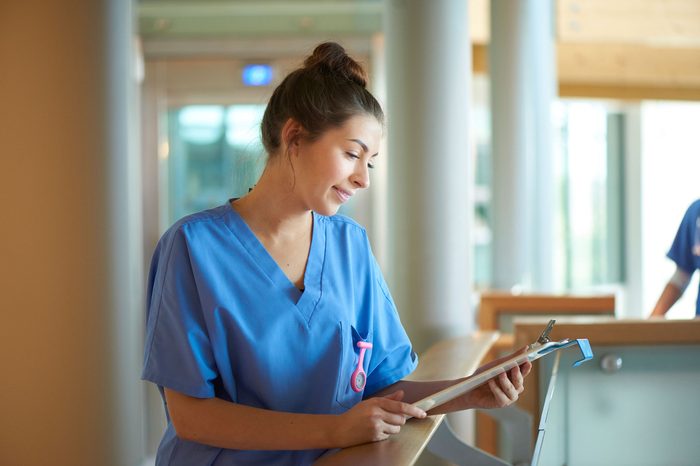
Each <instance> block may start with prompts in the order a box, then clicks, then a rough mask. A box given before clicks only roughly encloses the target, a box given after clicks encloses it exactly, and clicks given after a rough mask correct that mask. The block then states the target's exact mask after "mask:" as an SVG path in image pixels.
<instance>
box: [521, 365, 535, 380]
mask: <svg viewBox="0 0 700 466" xmlns="http://www.w3.org/2000/svg"><path fill="white" fill-rule="evenodd" d="M531 370H532V363H531V362H530V361H525V362H524V363H522V364H521V365H520V372H521V373H522V374H523V378H525V377H527V375H528V374H529V373H530V371H531Z"/></svg>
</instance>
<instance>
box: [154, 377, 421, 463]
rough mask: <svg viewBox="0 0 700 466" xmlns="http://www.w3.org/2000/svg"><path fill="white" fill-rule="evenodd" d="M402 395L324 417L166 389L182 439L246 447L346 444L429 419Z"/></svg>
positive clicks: (388, 397)
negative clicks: (411, 419)
mask: <svg viewBox="0 0 700 466" xmlns="http://www.w3.org/2000/svg"><path fill="white" fill-rule="evenodd" d="M402 397H403V393H401V392H397V393H393V394H392V395H390V396H387V397H378V398H373V399H370V400H365V401H363V402H361V403H359V404H358V405H356V406H355V407H354V408H352V409H351V410H349V411H347V412H346V413H343V414H341V415H321V414H295V413H285V412H279V411H271V410H265V409H260V408H253V407H250V406H245V405H241V404H237V403H231V402H228V401H225V400H222V399H220V398H205V399H201V398H193V397H190V396H187V395H184V394H182V393H179V392H176V391H173V390H170V389H168V388H166V389H165V398H166V401H167V405H168V412H169V413H170V417H171V419H172V422H173V426H174V427H175V431H176V433H177V435H178V437H180V438H182V439H184V440H190V441H193V442H198V443H203V444H207V445H212V446H216V447H221V448H230V449H243V450H302V449H311V448H342V447H348V446H351V445H357V444H360V443H366V442H371V441H377V440H383V439H385V438H387V437H388V436H389V435H391V434H395V433H398V432H399V430H400V429H401V425H403V424H404V423H405V422H406V417H405V416H414V417H425V413H424V412H423V411H422V410H420V409H418V408H415V407H413V406H411V405H410V404H407V403H403V402H402V401H401V399H402Z"/></svg>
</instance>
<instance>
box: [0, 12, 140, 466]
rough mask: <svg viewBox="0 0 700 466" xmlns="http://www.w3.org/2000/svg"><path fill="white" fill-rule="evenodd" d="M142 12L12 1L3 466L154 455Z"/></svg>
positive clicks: (0, 186) (4, 79)
mask: <svg viewBox="0 0 700 466" xmlns="http://www.w3.org/2000/svg"><path fill="white" fill-rule="evenodd" d="M132 36H133V20H132V3H131V2H129V1H120V0H67V1H65V2H40V1H32V0H27V1H21V0H15V1H12V0H10V1H9V2H3V4H2V6H0V60H1V62H2V72H0V101H2V102H3V104H2V110H1V111H0V112H1V113H0V116H1V117H2V118H1V120H0V132H1V133H2V138H0V144H2V149H1V153H2V166H3V169H2V170H0V177H1V178H2V179H1V180H0V199H1V200H2V205H3V221H2V225H3V227H2V229H0V236H1V239H0V257H2V264H3V267H2V269H0V270H1V272H0V283H2V285H0V286H1V287H2V290H1V292H0V308H1V309H2V314H3V321H2V325H0V354H2V356H0V366H1V367H2V368H3V376H2V383H1V385H2V397H0V413H2V415H1V416H0V424H1V425H0V458H1V460H0V462H2V463H3V464H7V465H15V464H17V465H19V464H21V465H26V466H35V465H36V466H39V465H47V464H51V465H58V466H62V465H65V466H69V465H78V464H91V465H97V464H99V465H106V466H109V465H127V464H128V465H135V464H139V463H140V462H141V461H142V455H141V454H142V447H141V419H140V417H139V412H140V408H139V404H140V400H141V397H142V392H141V385H140V382H139V380H138V377H139V366H140V361H141V355H140V353H141V347H142V343H141V339H142V336H141V335H142V332H141V322H142V321H143V304H142V303H143V299H142V291H141V289H142V285H141V283H142V282H143V279H142V273H141V270H142V267H141V256H140V251H139V250H138V249H139V247H140V246H139V245H140V231H139V230H140V224H139V219H140V215H139V213H138V210H139V205H140V204H139V202H140V199H139V198H140V193H139V191H138V184H139V177H138V170H137V169H136V166H137V165H138V163H135V162H137V161H138V159H137V158H136V157H137V154H136V153H135V152H134V151H133V150H132V149H133V147H132V146H133V138H132V136H131V134H130V127H129V123H128V122H129V121H133V115H134V113H135V110H134V108H133V106H132V104H133V97H134V95H133V91H132V89H133V86H134V82H133V79H132V75H131V74H130V68H131V65H132V64H131V57H132V55H131V47H132V38H133V37H132Z"/></svg>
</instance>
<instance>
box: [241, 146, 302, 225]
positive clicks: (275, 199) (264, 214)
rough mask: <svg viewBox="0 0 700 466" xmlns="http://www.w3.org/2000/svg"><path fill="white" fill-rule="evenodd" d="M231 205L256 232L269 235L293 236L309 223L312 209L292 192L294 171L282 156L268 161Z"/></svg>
mask: <svg viewBox="0 0 700 466" xmlns="http://www.w3.org/2000/svg"><path fill="white" fill-rule="evenodd" d="M232 205H233V208H234V209H235V210H236V211H237V212H238V213H239V214H240V215H241V217H242V218H243V219H244V220H245V221H246V223H247V224H248V226H249V227H250V228H251V229H252V230H253V231H254V232H255V233H257V234H259V235H263V236H265V237H268V238H276V237H280V236H289V235H295V236H296V235H297V234H303V233H305V232H307V231H308V229H309V228H310V226H311V222H310V219H311V215H310V213H311V211H310V210H309V209H307V208H305V207H304V206H303V204H302V203H301V202H300V200H299V197H298V195H297V194H296V193H295V190H294V178H293V173H292V171H291V169H290V167H289V164H288V162H287V161H284V160H275V161H272V162H269V163H268V164H267V166H266V167H265V170H264V171H263V174H262V176H261V177H260V180H259V181H258V183H257V184H256V185H255V187H254V188H253V190H252V191H250V192H249V193H248V194H247V195H245V196H244V197H242V198H240V199H238V200H236V201H234V202H233V204H232Z"/></svg>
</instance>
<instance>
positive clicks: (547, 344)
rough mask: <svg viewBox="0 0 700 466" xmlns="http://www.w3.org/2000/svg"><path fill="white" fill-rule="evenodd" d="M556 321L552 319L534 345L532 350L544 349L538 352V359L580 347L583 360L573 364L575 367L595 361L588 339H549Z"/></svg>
mask: <svg viewBox="0 0 700 466" xmlns="http://www.w3.org/2000/svg"><path fill="white" fill-rule="evenodd" d="M555 322H556V320H554V319H552V320H550V321H549V323H548V324H547V327H545V329H544V331H543V332H542V334H541V335H540V337H539V338H538V339H537V342H536V343H535V344H534V345H532V349H536V348H537V347H540V346H541V347H542V349H541V350H539V351H537V354H538V357H540V356H544V355H545V354H547V353H551V352H552V351H556V350H558V349H563V348H568V347H569V346H574V345H578V348H579V350H580V351H581V355H582V359H579V360H578V361H576V362H575V363H574V364H573V367H577V366H580V365H581V364H583V363H584V362H586V361H590V360H591V359H593V350H592V349H591V344H590V343H589V341H588V339H587V338H577V339H575V340H569V339H568V338H567V339H565V340H562V341H551V340H550V339H549V334H550V332H551V331H552V328H553V327H554V323H555Z"/></svg>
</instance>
